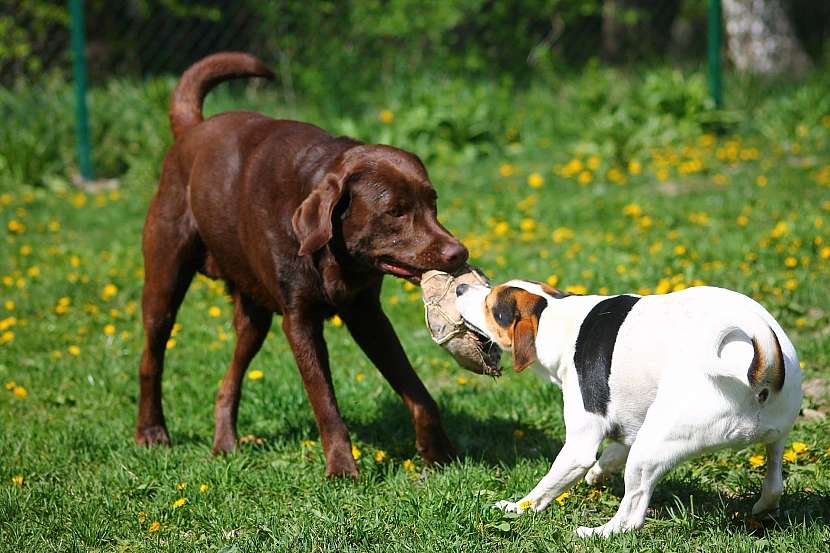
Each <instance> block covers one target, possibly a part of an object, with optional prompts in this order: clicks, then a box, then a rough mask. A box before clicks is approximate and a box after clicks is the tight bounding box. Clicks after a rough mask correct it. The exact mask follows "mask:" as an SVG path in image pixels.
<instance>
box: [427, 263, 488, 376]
mask: <svg viewBox="0 0 830 553" xmlns="http://www.w3.org/2000/svg"><path fill="white" fill-rule="evenodd" d="M459 284H482V285H484V286H487V285H488V284H489V280H488V279H487V277H486V276H485V275H484V273H482V272H481V270H480V269H478V268H476V267H471V266H469V265H465V266H464V267H462V268H461V269H459V270H458V271H456V272H455V273H453V274H449V273H445V272H443V271H428V272H426V273H424V275H423V276H422V277H421V294H422V297H423V300H424V318H425V319H426V325H427V328H428V329H429V333H430V335H431V336H432V340H433V341H434V342H435V343H436V344H438V345H439V346H441V347H442V348H444V349H445V350H447V351H448V352H449V353H450V354H451V355H452V356H453V357H454V358H455V360H456V361H457V362H458V364H459V365H461V366H462V367H464V368H465V369H467V370H469V371H472V372H474V373H477V374H486V375H490V376H500V375H501V367H500V362H501V349H499V347H498V346H497V345H496V344H494V343H493V342H491V341H489V340H487V339H485V338H484V337H482V336H480V335H479V334H477V333H475V332H473V331H472V330H470V329H469V328H467V326H466V325H465V324H464V319H463V318H462V317H461V314H460V313H459V312H458V309H457V308H456V307H455V289H456V288H457V287H458V285H459Z"/></svg>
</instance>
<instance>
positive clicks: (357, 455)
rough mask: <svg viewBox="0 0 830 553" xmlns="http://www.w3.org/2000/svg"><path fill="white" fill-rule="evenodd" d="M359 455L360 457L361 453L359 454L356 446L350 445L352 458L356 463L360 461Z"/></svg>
mask: <svg viewBox="0 0 830 553" xmlns="http://www.w3.org/2000/svg"><path fill="white" fill-rule="evenodd" d="M361 455H362V453H361V452H360V450H359V449H358V448H357V446H356V445H352V457H354V460H355V461H357V460H358V459H360V456H361Z"/></svg>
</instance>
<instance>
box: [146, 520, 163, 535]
mask: <svg viewBox="0 0 830 553" xmlns="http://www.w3.org/2000/svg"><path fill="white" fill-rule="evenodd" d="M160 528H161V524H159V521H157V520H154V521H153V522H152V524H150V527H149V528H147V531H148V532H150V533H152V532H158V531H159V529H160Z"/></svg>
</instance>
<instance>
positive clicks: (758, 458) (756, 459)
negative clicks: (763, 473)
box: [749, 455, 767, 469]
mask: <svg viewBox="0 0 830 553" xmlns="http://www.w3.org/2000/svg"><path fill="white" fill-rule="evenodd" d="M766 462H767V460H766V459H765V458H764V456H763V455H753V456H752V457H750V458H749V464H750V465H752V468H754V469H757V468H758V467H763V466H764V464H765V463H766Z"/></svg>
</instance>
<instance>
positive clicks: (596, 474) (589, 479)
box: [585, 465, 607, 486]
mask: <svg viewBox="0 0 830 553" xmlns="http://www.w3.org/2000/svg"><path fill="white" fill-rule="evenodd" d="M606 478H607V476H606V474H605V473H604V472H602V469H601V468H599V466H597V465H594V466H593V467H591V470H589V471H588V473H587V474H586V475H585V483H586V484H588V485H589V486H596V485H598V484H602V483H603V482H605V480H606Z"/></svg>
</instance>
